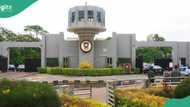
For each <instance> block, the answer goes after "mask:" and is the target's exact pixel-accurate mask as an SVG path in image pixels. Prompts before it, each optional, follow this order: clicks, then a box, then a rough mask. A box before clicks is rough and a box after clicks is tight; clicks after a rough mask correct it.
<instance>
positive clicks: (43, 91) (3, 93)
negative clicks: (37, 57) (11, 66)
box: [0, 80, 60, 107]
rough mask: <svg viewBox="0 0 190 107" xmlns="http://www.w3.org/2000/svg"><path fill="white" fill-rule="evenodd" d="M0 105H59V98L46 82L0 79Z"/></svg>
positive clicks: (52, 106) (5, 106)
mask: <svg viewBox="0 0 190 107" xmlns="http://www.w3.org/2000/svg"><path fill="white" fill-rule="evenodd" d="M0 86H1V87H0V107H60V101H59V98H58V96H57V94H56V92H55V90H54V89H53V87H51V86H49V85H48V84H42V83H36V82H28V81H9V80H1V81H0Z"/></svg>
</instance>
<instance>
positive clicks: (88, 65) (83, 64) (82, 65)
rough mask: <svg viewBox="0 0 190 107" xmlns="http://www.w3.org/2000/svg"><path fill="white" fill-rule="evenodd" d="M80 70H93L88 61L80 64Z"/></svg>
mask: <svg viewBox="0 0 190 107" xmlns="http://www.w3.org/2000/svg"><path fill="white" fill-rule="evenodd" d="M80 68H81V69H89V68H92V65H91V64H90V63H88V62H87V61H83V62H81V63H80Z"/></svg>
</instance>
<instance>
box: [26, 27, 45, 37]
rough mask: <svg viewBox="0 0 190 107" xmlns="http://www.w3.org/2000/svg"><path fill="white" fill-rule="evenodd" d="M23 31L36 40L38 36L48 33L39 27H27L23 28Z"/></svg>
mask: <svg viewBox="0 0 190 107" xmlns="http://www.w3.org/2000/svg"><path fill="white" fill-rule="evenodd" d="M24 31H26V32H29V34H30V35H35V37H36V38H38V36H39V35H42V34H46V33H48V31H46V30H44V29H43V28H42V27H41V26H39V25H27V26H25V27H24Z"/></svg>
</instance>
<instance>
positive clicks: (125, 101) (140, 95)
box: [116, 90, 166, 107]
mask: <svg viewBox="0 0 190 107" xmlns="http://www.w3.org/2000/svg"><path fill="white" fill-rule="evenodd" d="M165 101H166V98H164V97H159V96H154V95H150V94H147V93H145V92H143V91H141V90H116V102H117V107H162V106H163V104H164V102H165Z"/></svg>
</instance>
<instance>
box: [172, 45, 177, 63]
mask: <svg viewBox="0 0 190 107" xmlns="http://www.w3.org/2000/svg"><path fill="white" fill-rule="evenodd" d="M172 60H173V64H174V65H178V64H179V62H178V46H177V44H175V45H174V46H173V47H172Z"/></svg>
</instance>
